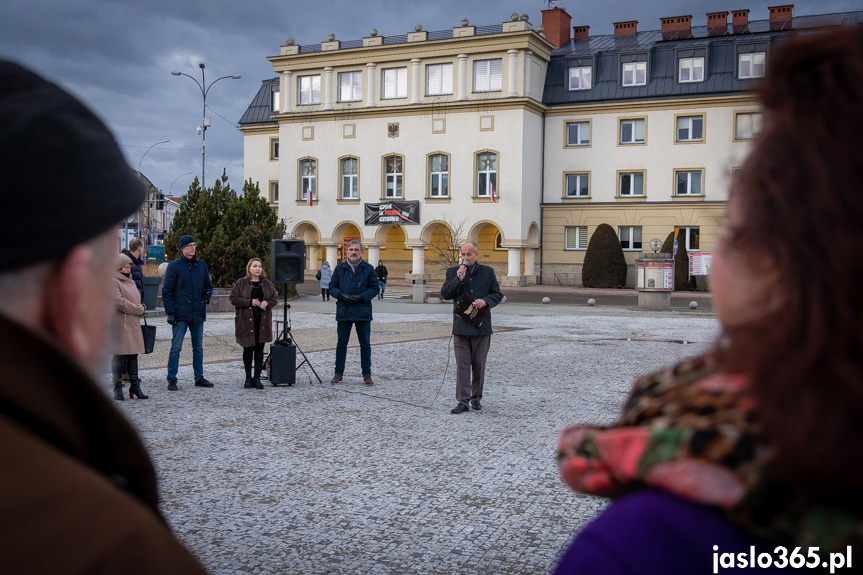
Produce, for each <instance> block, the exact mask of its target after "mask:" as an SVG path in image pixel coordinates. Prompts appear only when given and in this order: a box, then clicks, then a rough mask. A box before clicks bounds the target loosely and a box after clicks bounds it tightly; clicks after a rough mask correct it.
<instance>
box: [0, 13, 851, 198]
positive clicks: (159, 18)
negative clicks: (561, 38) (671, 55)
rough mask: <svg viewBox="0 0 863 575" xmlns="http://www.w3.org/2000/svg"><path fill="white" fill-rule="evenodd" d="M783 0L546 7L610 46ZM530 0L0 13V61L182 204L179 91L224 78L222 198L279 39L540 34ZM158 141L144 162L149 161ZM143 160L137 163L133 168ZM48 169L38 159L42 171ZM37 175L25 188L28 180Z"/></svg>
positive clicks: (189, 148)
mask: <svg viewBox="0 0 863 575" xmlns="http://www.w3.org/2000/svg"><path fill="white" fill-rule="evenodd" d="M788 3H793V4H794V15H795V16H797V15H811V14H826V13H833V12H847V11H856V10H863V0H789V1H788ZM781 4H783V1H782V0H774V1H771V2H763V1H760V0H751V1H749V2H747V0H650V1H644V0H601V1H593V2H579V1H575V0H565V1H560V2H555V3H554V5H555V6H559V7H563V8H564V9H566V11H567V12H568V13H569V14H570V15H571V16H572V24H573V25H574V26H575V25H583V24H586V25H589V26H590V27H591V29H590V32H591V34H592V35H594V34H609V33H611V32H612V23H613V22H619V21H623V20H638V21H639V24H638V27H639V29H640V30H655V29H658V28H659V19H660V18H661V17H665V16H680V15H687V14H689V15H692V17H693V25H694V26H699V25H704V24H705V22H706V17H705V14H706V13H707V12H714V11H724V10H727V11H731V10H736V9H742V8H749V9H750V10H751V12H750V15H749V17H750V19H751V20H764V19H767V17H768V11H767V7H768V6H775V5H781ZM547 7H548V2H546V1H542V0H436V1H435V2H414V1H410V0H408V1H404V0H370V1H365V0H312V1H302V2H301V1H297V0H278V1H276V0H251V1H247V2H237V1H236V0H4V1H3V6H2V7H0V57H2V58H5V59H11V60H15V61H17V62H19V63H21V64H24V65H25V66H28V67H30V68H32V69H34V70H35V71H37V72H39V73H41V74H43V75H45V76H47V77H48V78H50V79H51V80H53V81H55V82H57V83H59V84H60V85H62V86H63V87H65V88H66V89H68V90H70V91H71V92H72V93H74V94H75V95H77V96H78V97H80V98H81V99H82V100H83V101H84V102H85V103H87V104H88V105H89V106H90V107H92V108H93V109H94V110H95V111H96V112H97V113H98V114H99V115H100V116H101V117H102V118H103V119H104V120H105V121H106V123H107V124H108V126H109V127H110V128H111V129H112V130H113V131H114V134H115V135H116V137H117V139H118V141H119V142H120V145H121V147H122V149H123V150H124V151H125V153H126V157H127V158H128V161H129V164H130V165H131V166H132V167H133V168H134V169H138V166H139V165H140V166H141V171H142V172H143V173H144V175H146V176H147V177H149V178H150V179H151V180H152V181H153V183H154V184H155V185H156V186H157V187H159V188H162V189H163V190H164V191H165V193H169V192H172V193H173V195H180V194H182V193H184V192H185V190H186V189H187V188H188V186H189V184H190V183H191V181H192V178H193V177H194V176H195V175H197V176H198V177H200V174H201V137H200V136H199V135H198V134H197V133H196V127H197V126H198V125H199V124H200V121H201V107H202V98H201V93H200V90H199V88H198V87H197V86H196V85H195V83H194V82H192V80H190V79H189V78H186V77H183V76H180V77H175V76H172V75H171V71H172V70H177V71H180V72H184V73H187V74H189V75H191V76H194V77H195V78H197V79H200V70H199V68H198V63H199V62H204V63H205V64H206V72H207V76H206V81H207V83H208V84H209V83H210V82H211V81H212V80H215V79H216V78H218V77H220V76H224V75H229V74H231V75H234V74H236V75H241V76H242V79H240V80H231V79H226V80H222V81H220V82H219V83H218V84H216V85H215V86H214V87H213V88H212V90H211V91H210V92H209V94H208V95H207V105H208V107H209V108H210V110H209V113H208V116H209V117H210V118H211V119H212V126H211V127H210V128H209V129H208V130H207V175H206V177H207V185H208V186H212V184H213V182H214V180H215V179H216V178H217V177H218V176H219V175H220V174H221V173H222V169H223V168H224V169H227V174H228V177H229V179H230V182H231V185H232V186H233V187H234V188H235V189H237V190H239V189H241V188H242V185H243V182H242V178H243V138H242V134H241V133H240V132H239V131H238V130H237V129H236V124H237V122H238V121H239V119H240V117H241V116H242V114H243V112H244V111H245V110H246V108H247V107H248V105H249V103H250V102H251V100H252V98H253V97H254V96H255V94H256V93H257V91H258V88H259V87H260V84H261V80H263V79H266V78H272V77H274V76H275V74H274V73H273V69H272V66H271V65H270V63H269V62H268V61H267V60H266V58H267V56H272V55H276V54H278V53H279V47H280V46H281V45H283V44H284V42H285V40H287V39H288V38H294V39H295V41H296V43H297V44H300V45H306V44H317V43H320V42H321V41H325V40H326V39H327V35H328V34H330V33H333V34H335V36H336V38H337V39H338V40H342V41H344V40H356V39H360V38H363V37H364V36H368V35H369V31H370V30H371V29H372V28H376V29H377V30H378V33H379V34H380V35H382V36H394V35H398V34H405V33H407V32H412V31H413V29H414V25H415V24H422V26H423V29H424V30H428V31H435V30H445V29H448V28H452V27H454V26H458V25H459V22H460V21H461V19H462V18H468V19H469V20H470V23H471V24H473V25H478V26H481V25H490V24H498V23H501V22H504V21H509V18H510V14H512V13H513V12H517V13H519V14H527V15H528V16H529V18H530V23H531V24H532V25H534V26H537V25H539V24H541V23H542V15H541V10H543V9H546V8H547ZM163 140H170V142H168V143H166V144H160V145H158V146H156V147H154V148H153V149H152V150H150V151H149V153H146V152H147V149H148V148H149V147H150V146H151V145H153V144H155V143H156V142H160V141H163ZM145 153H146V155H145ZM46 161H48V162H50V158H46ZM34 176H35V175H34Z"/></svg>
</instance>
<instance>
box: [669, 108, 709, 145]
mask: <svg viewBox="0 0 863 575" xmlns="http://www.w3.org/2000/svg"><path fill="white" fill-rule="evenodd" d="M696 123H700V124H701V127H700V130H701V137H699V138H696V137H694V136H693V134H694V133H695V125H696ZM681 124H683V127H682V128H681ZM681 129H684V130H686V135H687V137H685V138H681V137H680V131H681ZM674 141H675V142H685V143H689V142H703V141H704V114H693V115H691V116H686V115H682V116H677V118H676V119H675V121H674Z"/></svg>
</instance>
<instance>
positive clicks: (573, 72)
mask: <svg viewBox="0 0 863 575" xmlns="http://www.w3.org/2000/svg"><path fill="white" fill-rule="evenodd" d="M568 86H569V89H570V91H575V90H590V89H591V88H592V87H593V66H570V68H569V84H568Z"/></svg>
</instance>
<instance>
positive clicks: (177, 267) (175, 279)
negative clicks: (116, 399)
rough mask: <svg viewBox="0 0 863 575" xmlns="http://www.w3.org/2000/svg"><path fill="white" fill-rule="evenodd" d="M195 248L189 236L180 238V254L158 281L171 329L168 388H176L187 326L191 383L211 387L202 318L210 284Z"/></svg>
mask: <svg viewBox="0 0 863 575" xmlns="http://www.w3.org/2000/svg"><path fill="white" fill-rule="evenodd" d="M197 247H198V246H197V244H195V238H193V237H192V236H188V235H187V236H183V237H181V238H180V257H178V258H177V259H175V260H174V261H172V262H171V263H169V264H168V269H167V270H165V280H164V282H163V283H162V303H163V304H164V306H165V313H166V314H168V323H169V324H171V326H173V327H172V329H173V332H174V337H173V339H172V340H171V354H170V355H169V356H168V390H169V391H177V369H178V368H179V365H180V351H182V349H183V338H184V337H186V330H187V329H188V330H189V331H190V332H191V334H192V370H193V371H194V373H195V385H196V386H198V387H213V384H212V383H210V382H209V381H207V378H205V377H204V321H206V319H207V304H208V303H210V298H211V297H213V284H212V282H211V281H210V273H209V272H208V271H207V264H205V263H204V260H199V259H198V257H197V256H196V255H195V252H196V250H197Z"/></svg>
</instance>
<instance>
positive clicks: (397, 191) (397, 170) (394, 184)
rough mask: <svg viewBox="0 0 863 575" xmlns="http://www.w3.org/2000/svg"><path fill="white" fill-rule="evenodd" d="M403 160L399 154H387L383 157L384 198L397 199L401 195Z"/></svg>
mask: <svg viewBox="0 0 863 575" xmlns="http://www.w3.org/2000/svg"><path fill="white" fill-rule="evenodd" d="M403 162H404V160H403V158H402V157H401V156H387V157H386V158H384V198H387V199H399V198H402V197H403V193H402V182H403V181H404V172H403V170H404V167H403V165H404V164H403Z"/></svg>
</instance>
